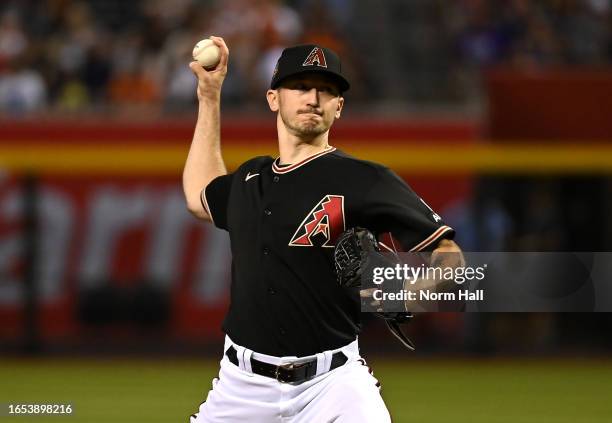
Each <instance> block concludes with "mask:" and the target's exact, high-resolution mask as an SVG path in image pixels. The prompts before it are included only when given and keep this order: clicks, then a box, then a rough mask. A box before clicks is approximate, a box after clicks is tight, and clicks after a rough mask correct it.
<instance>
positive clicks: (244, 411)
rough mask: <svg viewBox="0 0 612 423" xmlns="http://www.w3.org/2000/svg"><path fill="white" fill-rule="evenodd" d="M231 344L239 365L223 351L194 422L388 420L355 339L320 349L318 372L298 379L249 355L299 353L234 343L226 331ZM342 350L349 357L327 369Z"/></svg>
mask: <svg viewBox="0 0 612 423" xmlns="http://www.w3.org/2000/svg"><path fill="white" fill-rule="evenodd" d="M231 345H233V346H234V348H235V349H236V350H237V352H238V364H239V365H238V366H236V365H234V364H232V363H231V362H230V361H229V359H228V358H227V357H226V356H225V355H224V356H223V359H222V360H221V369H220V371H219V377H218V378H215V379H213V382H212V389H211V390H210V391H209V392H208V396H207V397H206V401H205V402H203V403H202V404H201V405H200V409H199V412H198V413H196V414H194V415H192V416H191V418H190V423H234V422H235V423H238V422H240V423H242V422H249V423H277V422H278V423H328V422H330V423H331V422H334V423H361V422H363V423H369V422H373V423H387V422H389V423H390V422H391V418H390V416H389V412H388V410H387V407H386V406H385V403H384V402H383V399H382V397H381V396H380V384H379V383H378V381H377V380H376V379H375V378H374V376H373V375H372V374H371V373H370V370H369V367H368V366H367V365H366V363H365V361H364V360H363V359H362V358H361V357H360V356H359V347H358V344H357V340H355V341H353V342H352V343H350V344H349V345H347V346H345V347H343V348H340V349H338V350H332V351H325V352H323V353H319V354H316V356H312V357H316V358H317V374H316V376H315V377H314V378H312V379H310V380H307V381H306V382H303V383H301V384H298V385H294V384H289V383H282V382H279V381H277V380H275V379H272V378H269V377H266V376H260V375H257V374H254V373H252V372H251V364H250V363H251V360H250V359H251V357H253V358H254V359H256V360H259V361H264V362H267V363H270V364H274V365H278V364H286V363H291V362H292V361H298V362H299V361H301V360H303V359H304V357H302V358H300V360H297V358H296V357H273V356H269V355H266V354H259V353H256V352H253V351H251V350H249V349H246V348H244V347H241V346H239V345H236V344H234V343H233V342H232V341H231V340H230V339H229V337H226V340H225V348H224V351H227V349H228V348H229V347H230V346H231ZM337 351H342V352H343V353H344V354H345V355H346V356H347V358H348V360H347V362H346V363H345V364H344V365H342V366H340V367H338V368H336V369H334V370H331V371H329V368H330V365H331V357H332V354H333V353H335V352H337Z"/></svg>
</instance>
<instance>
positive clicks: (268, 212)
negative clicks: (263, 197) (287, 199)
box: [264, 209, 272, 216]
mask: <svg viewBox="0 0 612 423" xmlns="http://www.w3.org/2000/svg"><path fill="white" fill-rule="evenodd" d="M264 214H265V215H266V216H270V215H271V214H272V212H271V211H270V210H268V209H265V210H264Z"/></svg>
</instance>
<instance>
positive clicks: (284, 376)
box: [274, 362, 308, 383]
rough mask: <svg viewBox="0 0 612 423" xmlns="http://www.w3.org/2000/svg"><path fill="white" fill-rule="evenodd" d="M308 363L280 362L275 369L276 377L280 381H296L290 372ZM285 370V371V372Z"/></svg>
mask: <svg viewBox="0 0 612 423" xmlns="http://www.w3.org/2000/svg"><path fill="white" fill-rule="evenodd" d="M306 364H308V362H304V363H300V364H295V363H288V364H279V365H278V366H276V370H275V371H274V378H275V379H276V380H277V381H279V382H280V383H296V382H297V381H295V380H291V378H290V377H289V375H290V374H291V373H290V372H291V371H292V370H295V369H299V368H300V367H303V366H305V365H306ZM283 370H285V372H283Z"/></svg>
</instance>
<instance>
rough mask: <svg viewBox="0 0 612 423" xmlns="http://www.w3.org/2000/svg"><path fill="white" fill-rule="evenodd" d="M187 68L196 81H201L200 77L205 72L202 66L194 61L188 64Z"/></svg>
mask: <svg viewBox="0 0 612 423" xmlns="http://www.w3.org/2000/svg"><path fill="white" fill-rule="evenodd" d="M189 68H190V69H191V71H192V72H193V73H194V75H195V76H196V77H197V78H198V79H202V77H203V76H204V75H205V74H206V70H204V68H203V67H202V65H200V64H199V63H198V62H196V61H195V60H194V61H193V62H191V63H189Z"/></svg>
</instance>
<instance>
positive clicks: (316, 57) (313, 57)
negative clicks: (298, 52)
mask: <svg viewBox="0 0 612 423" xmlns="http://www.w3.org/2000/svg"><path fill="white" fill-rule="evenodd" d="M315 63H316V64H317V66H319V67H322V68H326V67H327V61H326V60H325V54H323V50H321V49H320V48H319V47H315V48H313V49H312V51H311V52H310V54H309V55H308V57H307V58H306V60H304V63H302V66H312V65H314V64H315Z"/></svg>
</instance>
